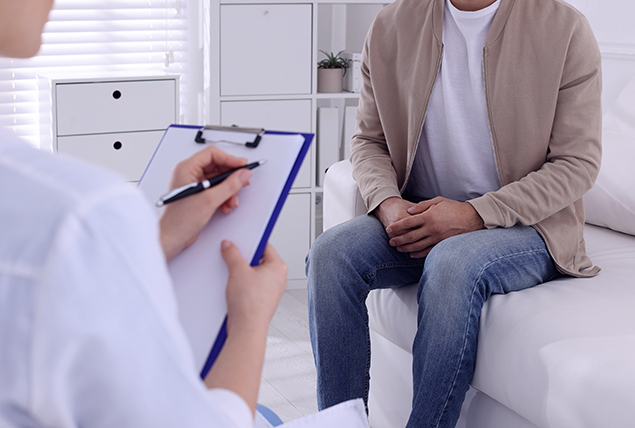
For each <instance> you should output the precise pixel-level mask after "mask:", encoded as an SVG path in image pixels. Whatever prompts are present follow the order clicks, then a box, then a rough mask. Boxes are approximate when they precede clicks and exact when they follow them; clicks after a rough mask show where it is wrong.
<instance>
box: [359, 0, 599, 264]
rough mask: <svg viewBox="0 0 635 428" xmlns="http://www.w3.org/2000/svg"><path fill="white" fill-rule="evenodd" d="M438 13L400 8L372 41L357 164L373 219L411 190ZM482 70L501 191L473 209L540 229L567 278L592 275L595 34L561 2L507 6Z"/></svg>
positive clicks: (403, 1)
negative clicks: (588, 237) (587, 213)
mask: <svg viewBox="0 0 635 428" xmlns="http://www.w3.org/2000/svg"><path fill="white" fill-rule="evenodd" d="M443 12H444V0H397V1H395V2H394V3H392V4H390V5H388V6H386V7H385V8H383V9H382V10H381V11H380V12H379V14H378V15H377V17H376V19H375V21H374V22H373V25H372V26H371V28H370V30H369V33H368V35H367V37H366V42H365V45H364V49H363V52H362V75H363V84H362V89H361V94H360V103H359V108H358V111H357V129H356V131H355V134H354V135H353V139H352V141H351V162H352V164H353V168H354V172H353V175H354V177H355V179H356V181H357V183H358V185H359V188H360V192H361V194H362V196H363V198H364V200H365V202H366V205H367V207H368V210H369V212H372V211H374V210H375V209H376V208H377V207H378V206H379V204H380V203H381V202H383V201H384V200H385V199H387V198H389V197H393V196H400V195H401V193H402V192H403V191H404V189H405V187H406V183H407V179H408V177H409V175H410V171H411V168H412V164H413V160H414V156H415V153H416V152H417V144H418V142H419V136H420V134H421V130H422V127H423V122H424V119H425V114H426V109H427V105H428V101H429V99H430V94H431V92H432V88H433V85H434V83H435V81H436V78H437V73H438V70H439V67H440V64H441V57H442V54H443V44H442V40H443V39H442V31H443ZM483 61H484V64H483V69H484V78H485V92H486V99H487V107H488V112H489V124H490V131H491V136H492V143H493V145H494V153H495V158H496V165H497V169H498V174H499V177H500V180H501V183H502V185H503V187H502V188H501V189H500V190H498V191H495V192H490V193H487V194H485V195H483V196H481V197H479V198H476V199H473V200H470V201H468V202H469V203H470V204H472V206H473V207H474V208H475V209H476V211H477V212H478V213H479V215H480V216H481V217H482V218H483V220H484V222H485V226H486V227H487V228H495V227H511V226H514V225H516V224H523V225H529V226H533V227H535V228H536V229H537V230H538V231H539V232H540V234H541V235H542V237H543V238H544V240H545V242H546V243H547V247H548V249H549V251H550V254H551V256H552V257H553V258H554V260H555V262H556V265H557V267H558V269H559V270H560V272H562V273H565V274H569V275H573V276H591V275H595V274H596V273H597V272H598V271H599V268H597V267H594V266H593V264H592V263H591V260H590V259H589V258H588V257H587V255H586V251H585V244H584V237H583V225H584V206H583V201H582V196H583V195H584V194H585V193H586V192H587V191H588V190H589V189H590V188H591V187H592V186H593V183H594V182H595V179H596V177H597V174H598V171H599V168H600V159H601V126H602V125H601V122H602V111H601V57H600V52H599V49H598V45H597V41H596V40H595V37H594V35H593V32H592V30H591V27H590V26H589V24H588V22H587V20H586V18H585V17H584V16H583V15H582V14H581V13H580V12H578V11H577V10H576V9H574V8H573V7H572V6H570V5H569V4H567V3H565V2H563V1H560V0H502V1H501V5H500V8H499V10H498V12H497V13H496V16H495V18H494V21H493V23H492V26H491V28H490V31H489V34H488V36H487V41H486V45H485V49H484V51H483Z"/></svg>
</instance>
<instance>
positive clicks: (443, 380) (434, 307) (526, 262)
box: [306, 216, 558, 428]
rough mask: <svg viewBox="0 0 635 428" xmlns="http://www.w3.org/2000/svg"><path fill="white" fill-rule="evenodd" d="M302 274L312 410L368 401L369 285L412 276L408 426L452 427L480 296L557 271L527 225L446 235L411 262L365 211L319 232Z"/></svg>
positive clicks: (471, 353) (466, 376)
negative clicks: (415, 308) (414, 303)
mask: <svg viewBox="0 0 635 428" xmlns="http://www.w3.org/2000/svg"><path fill="white" fill-rule="evenodd" d="M306 272H307V277H308V292H309V327H310V334H311V345H312V347H313V355H314V358H315V364H316V367H317V396H318V407H319V408H320V409H324V408H327V407H330V406H332V405H334V404H337V403H340V402H342V401H345V400H349V399H353V398H359V397H361V398H363V399H364V401H365V402H366V403H368V389H369V379H370V377H369V367H370V338H369V331H368V312H367V309H366V303H365V301H366V297H367V295H368V292H369V291H370V290H374V289H378V288H395V287H400V286H403V285H407V284H412V283H416V282H418V283H419V288H418V293H417V298H418V301H419V313H418V329H417V334H416V336H415V339H414V343H413V346H412V351H413V352H412V354H413V369H412V370H413V384H414V394H413V403H412V413H411V414H410V419H409V421H408V425H407V426H408V427H411V428H415V427H416V428H423V427H454V426H455V424H456V421H457V420H458V418H459V414H460V410H461V405H462V403H463V400H464V399H465V393H466V392H467V390H468V389H469V383H470V381H471V380H472V376H473V373H474V366H475V360H476V345H477V337H478V326H479V317H480V314H481V309H482V307H483V304H484V303H485V301H486V300H487V298H488V297H489V296H490V295H492V294H493V293H509V292H512V291H518V290H522V289H525V288H529V287H532V286H534V285H537V284H540V283H542V282H546V281H548V280H550V279H552V278H555V277H556V276H558V273H557V270H556V268H555V266H554V263H553V261H552V259H551V257H550V255H549V253H548V251H547V249H546V246H545V243H544V242H543V240H542V238H541V237H540V235H539V234H538V232H536V231H535V230H534V229H533V228H531V227H526V226H516V227H512V228H509V229H503V228H497V229H491V230H479V231H476V232H472V233H467V234H463V235H458V236H454V237H452V238H449V239H446V240H444V241H442V242H441V243H439V244H438V245H436V246H435V247H434V248H433V249H432V251H431V252H430V253H429V255H428V256H427V257H426V258H425V259H412V258H411V257H410V256H409V254H404V253H400V252H398V251H396V250H395V249H394V248H393V247H391V246H390V245H389V244H388V237H387V235H386V233H385V231H384V228H383V226H382V224H381V223H380V222H379V220H377V219H376V218H375V217H372V216H360V217H357V218H355V219H353V220H350V221H348V222H346V223H344V224H341V225H339V226H336V227H334V228H331V229H329V230H327V231H325V232H324V233H323V234H322V235H320V236H319V237H318V239H317V240H316V241H315V243H314V244H313V246H312V248H311V251H310V252H309V255H308V256H307V264H306Z"/></svg>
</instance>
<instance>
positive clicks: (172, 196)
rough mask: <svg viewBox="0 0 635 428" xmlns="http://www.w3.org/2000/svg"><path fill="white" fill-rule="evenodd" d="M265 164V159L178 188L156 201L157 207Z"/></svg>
mask: <svg viewBox="0 0 635 428" xmlns="http://www.w3.org/2000/svg"><path fill="white" fill-rule="evenodd" d="M266 162H267V159H261V160H259V161H256V162H252V163H249V164H247V165H245V166H241V167H239V168H234V169H232V170H229V171H227V172H224V173H222V174H220V175H217V176H216V177H212V178H209V179H207V180H203V181H201V182H200V183H191V184H186V185H185V186H183V187H179V188H178V189H174V190H172V191H171V192H170V193H168V194H167V195H165V196H163V197H161V199H159V200H158V201H157V207H162V206H163V205H165V204H169V203H170V202H174V201H178V200H179V199H182V198H184V197H186V196H190V195H193V194H195V193H198V192H202V191H203V190H205V189H207V188H209V187H213V186H216V185H217V184H220V183H222V182H223V181H224V180H225V179H226V178H227V177H229V176H230V175H232V174H233V173H234V172H236V171H238V170H239V169H254V168H256V167H258V166H260V165H263V164H264V163H266Z"/></svg>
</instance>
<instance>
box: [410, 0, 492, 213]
mask: <svg viewBox="0 0 635 428" xmlns="http://www.w3.org/2000/svg"><path fill="white" fill-rule="evenodd" d="M445 4H446V5H445V14H444V19H443V44H444V51H443V59H442V61H441V69H440V71H439V74H438V76H437V80H436V83H435V86H434V88H433V90H432V95H431V97H430V103H429V105H428V110H427V113H426V119H425V122H424V126H423V131H422V133H421V137H420V139H419V145H418V148H417V154H416V156H415V161H414V165H413V169H412V173H411V175H410V178H409V180H408V186H407V191H408V193H409V195H411V196H414V197H419V198H423V199H431V198H433V197H435V196H443V197H446V198H450V199H454V200H458V201H466V200H469V199H473V198H476V197H478V196H482V195H483V194H485V193H487V192H490V191H494V190H498V189H499V188H500V187H501V184H500V179H499V177H498V173H497V169H496V161H495V158H494V147H493V143H492V137H491V133H490V129H489V120H488V114H487V105H486V99H485V81H484V77H483V48H484V47H485V40H486V39H487V33H488V31H489V28H490V26H491V25H492V21H493V19H494V15H495V14H496V11H497V10H498V7H499V5H500V0H498V1H496V2H495V3H494V4H492V5H491V6H488V7H486V8H485V9H481V10H478V11H476V12H466V11H461V10H458V9H457V8H456V7H454V5H452V3H451V2H450V1H449V0H447V1H446V2H445Z"/></svg>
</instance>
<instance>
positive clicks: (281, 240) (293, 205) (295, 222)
mask: <svg viewBox="0 0 635 428" xmlns="http://www.w3.org/2000/svg"><path fill="white" fill-rule="evenodd" d="M310 209H311V194H310V193H295V194H291V195H289V196H288V197H287V200H286V201H285V204H284V207H283V208H282V211H281V212H280V216H279V217H278V222H277V223H276V227H275V228H274V229H273V232H272V234H271V238H270V239H269V242H271V244H272V245H273V246H274V247H275V248H276V250H277V251H278V254H280V257H282V258H283V259H284V261H285V262H286V263H287V266H288V268H289V274H288V276H287V277H288V279H289V280H290V281H294V280H303V279H304V278H305V275H304V259H305V257H306V254H307V253H308V252H309V246H310V245H311V233H310V229H309V227H308V225H309V224H310V222H311V213H310Z"/></svg>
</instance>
